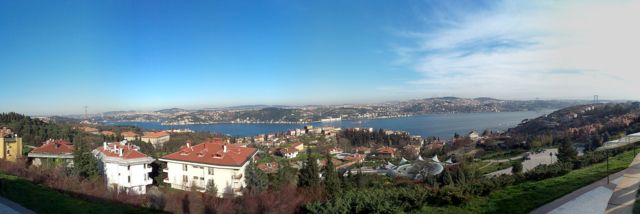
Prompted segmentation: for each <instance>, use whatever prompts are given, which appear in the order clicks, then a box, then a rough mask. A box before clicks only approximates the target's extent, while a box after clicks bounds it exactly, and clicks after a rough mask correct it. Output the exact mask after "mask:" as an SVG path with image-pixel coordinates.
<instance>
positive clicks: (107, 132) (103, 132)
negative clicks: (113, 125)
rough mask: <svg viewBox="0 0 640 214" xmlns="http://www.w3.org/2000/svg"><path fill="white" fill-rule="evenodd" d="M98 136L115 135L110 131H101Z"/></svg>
mask: <svg viewBox="0 0 640 214" xmlns="http://www.w3.org/2000/svg"><path fill="white" fill-rule="evenodd" d="M100 134H102V135H107V136H112V135H116V133H115V132H112V131H101V132H100Z"/></svg>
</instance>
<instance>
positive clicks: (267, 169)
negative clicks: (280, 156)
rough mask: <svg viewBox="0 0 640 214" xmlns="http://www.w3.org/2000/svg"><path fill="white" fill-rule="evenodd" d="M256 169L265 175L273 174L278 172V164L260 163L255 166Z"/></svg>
mask: <svg viewBox="0 0 640 214" xmlns="http://www.w3.org/2000/svg"><path fill="white" fill-rule="evenodd" d="M256 167H257V168H258V169H260V170H262V171H263V172H264V173H267V174H273V173H276V172H278V170H280V164H278V162H269V163H261V164H258V165H256Z"/></svg>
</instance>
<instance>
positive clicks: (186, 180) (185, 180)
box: [182, 175, 189, 183]
mask: <svg viewBox="0 0 640 214" xmlns="http://www.w3.org/2000/svg"><path fill="white" fill-rule="evenodd" d="M187 182H189V178H188V177H187V176H186V175H183V176H182V183H187Z"/></svg>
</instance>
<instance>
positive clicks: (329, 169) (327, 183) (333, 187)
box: [323, 154, 342, 195]
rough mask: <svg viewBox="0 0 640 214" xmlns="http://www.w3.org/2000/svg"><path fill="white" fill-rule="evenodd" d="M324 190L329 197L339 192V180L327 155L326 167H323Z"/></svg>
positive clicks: (329, 156)
mask: <svg viewBox="0 0 640 214" xmlns="http://www.w3.org/2000/svg"><path fill="white" fill-rule="evenodd" d="M323 172H324V182H323V183H324V189H325V191H326V192H327V193H328V194H329V195H333V194H335V193H337V192H339V191H340V187H341V185H342V184H340V178H339V177H338V173H337V172H336V169H335V167H334V166H333V161H331V155H329V154H327V165H325V166H324V169H323Z"/></svg>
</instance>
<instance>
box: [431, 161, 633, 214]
mask: <svg viewBox="0 0 640 214" xmlns="http://www.w3.org/2000/svg"><path fill="white" fill-rule="evenodd" d="M632 158H633V151H627V152H625V153H623V154H620V155H618V156H615V157H611V158H610V159H609V167H610V168H609V172H610V173H612V174H613V173H615V172H618V171H621V170H623V169H625V168H627V167H628V166H629V164H630V163H631V160H632ZM606 176H607V172H606V163H604V162H603V163H598V164H594V165H591V166H588V167H585V168H582V169H578V170H573V171H571V172H569V173H568V174H566V175H563V176H559V177H555V178H550V179H546V180H541V181H529V182H524V183H520V184H517V185H513V186H509V187H505V188H503V189H499V190H496V191H494V192H492V193H491V194H489V195H488V196H486V197H477V198H473V199H471V200H470V201H469V202H467V203H464V204H463V205H461V206H448V207H424V208H423V209H421V210H420V212H421V213H510V214H513V213H528V212H530V211H532V210H534V209H535V208H538V207H540V206H542V205H544V204H546V203H549V202H551V201H553V200H555V199H557V198H560V197H562V196H564V195H566V194H569V193H571V192H573V191H575V190H577V189H579V188H580V187H583V186H586V185H589V184H591V183H593V182H595V181H597V180H599V179H602V178H604V177H606Z"/></svg>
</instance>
